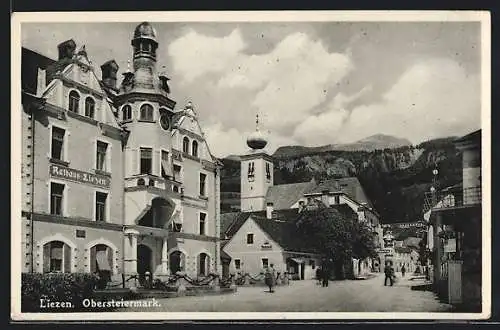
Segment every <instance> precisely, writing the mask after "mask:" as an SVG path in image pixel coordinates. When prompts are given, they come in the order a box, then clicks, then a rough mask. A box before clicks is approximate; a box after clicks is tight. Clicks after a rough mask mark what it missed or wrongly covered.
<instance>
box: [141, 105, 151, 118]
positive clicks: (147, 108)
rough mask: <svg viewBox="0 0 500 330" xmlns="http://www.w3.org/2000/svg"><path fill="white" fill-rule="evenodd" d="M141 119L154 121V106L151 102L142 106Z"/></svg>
mask: <svg viewBox="0 0 500 330" xmlns="http://www.w3.org/2000/svg"><path fill="white" fill-rule="evenodd" d="M141 120H144V121H153V106H152V105H151V104H144V105H143V106H142V107H141Z"/></svg>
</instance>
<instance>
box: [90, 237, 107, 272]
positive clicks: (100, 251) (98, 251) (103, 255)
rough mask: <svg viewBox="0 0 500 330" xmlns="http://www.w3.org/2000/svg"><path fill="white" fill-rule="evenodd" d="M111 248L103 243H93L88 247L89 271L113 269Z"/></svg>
mask: <svg viewBox="0 0 500 330" xmlns="http://www.w3.org/2000/svg"><path fill="white" fill-rule="evenodd" d="M112 265H113V250H112V249H111V248H110V247H109V246H107V245H104V244H97V245H94V246H93V247H92V248H91V249H90V272H91V273H95V272H97V271H98V270H109V271H111V272H112V271H113V269H112V267H111V266H112Z"/></svg>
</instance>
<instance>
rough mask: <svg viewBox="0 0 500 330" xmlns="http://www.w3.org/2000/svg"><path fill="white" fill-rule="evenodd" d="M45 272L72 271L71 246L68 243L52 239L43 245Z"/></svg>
mask: <svg viewBox="0 0 500 330" xmlns="http://www.w3.org/2000/svg"><path fill="white" fill-rule="evenodd" d="M43 272H44V273H70V272H71V248H70V246H69V245H68V244H65V243H64V242H61V241H52V242H48V243H47V244H45V245H44V246H43Z"/></svg>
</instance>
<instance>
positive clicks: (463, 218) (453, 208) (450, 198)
mask: <svg viewBox="0 0 500 330" xmlns="http://www.w3.org/2000/svg"><path fill="white" fill-rule="evenodd" d="M454 143H455V145H456V147H457V149H458V150H459V151H461V152H462V167H463V175H462V183H461V184H458V185H455V186H453V187H448V188H446V189H443V190H439V191H436V190H434V191H433V192H430V193H428V194H427V195H426V199H425V205H424V211H425V212H426V215H427V216H426V219H427V221H429V225H430V228H429V233H430V235H429V238H428V244H429V248H430V249H431V250H432V252H433V253H432V266H433V267H432V268H433V283H434V289H435V290H436V291H437V293H438V294H439V295H440V296H441V297H443V298H444V299H446V300H447V301H448V302H450V303H452V304H467V305H468V307H467V308H470V309H471V311H472V310H473V309H474V310H475V309H478V310H479V309H480V307H481V281H482V280H481V279H482V231H481V228H482V188H481V187H482V180H481V130H478V131H475V132H472V133H470V134H468V135H466V136H463V137H461V138H459V139H457V140H455V141H454ZM436 175H438V171H436Z"/></svg>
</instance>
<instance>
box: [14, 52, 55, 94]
mask: <svg viewBox="0 0 500 330" xmlns="http://www.w3.org/2000/svg"><path fill="white" fill-rule="evenodd" d="M55 62H56V61H55V60H53V59H51V58H48V57H46V56H43V55H42V54H39V53H37V52H35V51H33V50H31V49H28V48H24V47H23V48H22V54H21V64H22V65H21V86H22V89H23V90H24V91H25V92H28V93H31V94H36V89H37V85H38V68H40V69H42V70H46V69H47V67H50V66H52V65H53V64H54V63H55Z"/></svg>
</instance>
